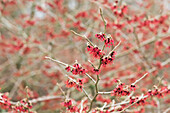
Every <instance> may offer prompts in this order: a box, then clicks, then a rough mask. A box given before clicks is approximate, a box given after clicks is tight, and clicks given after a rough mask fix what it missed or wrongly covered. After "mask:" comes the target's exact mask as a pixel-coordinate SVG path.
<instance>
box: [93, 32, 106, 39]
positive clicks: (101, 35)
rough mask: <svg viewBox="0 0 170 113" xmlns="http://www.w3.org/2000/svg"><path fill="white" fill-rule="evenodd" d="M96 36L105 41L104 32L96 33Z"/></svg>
mask: <svg viewBox="0 0 170 113" xmlns="http://www.w3.org/2000/svg"><path fill="white" fill-rule="evenodd" d="M95 37H96V38H98V39H100V40H101V41H104V40H105V37H106V36H105V34H104V33H98V34H96V35H95Z"/></svg>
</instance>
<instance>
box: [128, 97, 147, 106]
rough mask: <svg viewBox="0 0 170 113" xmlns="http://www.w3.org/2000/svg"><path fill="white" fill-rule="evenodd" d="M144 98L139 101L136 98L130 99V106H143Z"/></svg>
mask: <svg viewBox="0 0 170 113" xmlns="http://www.w3.org/2000/svg"><path fill="white" fill-rule="evenodd" d="M145 100H146V98H143V99H140V100H139V98H138V97H130V104H133V103H135V102H136V104H137V105H142V106H143V105H145V104H146V101H145Z"/></svg>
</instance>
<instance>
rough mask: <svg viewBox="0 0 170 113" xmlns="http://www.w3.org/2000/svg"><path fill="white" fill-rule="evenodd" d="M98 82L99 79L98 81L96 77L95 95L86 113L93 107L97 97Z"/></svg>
mask: <svg viewBox="0 0 170 113" xmlns="http://www.w3.org/2000/svg"><path fill="white" fill-rule="evenodd" d="M99 80H100V79H99V75H97V81H96V83H95V89H96V93H95V95H94V97H93V99H92V100H91V103H90V108H89V110H88V111H87V113H89V112H90V111H91V109H92V106H93V102H94V100H95V99H96V97H97V95H98V86H97V85H98V82H99Z"/></svg>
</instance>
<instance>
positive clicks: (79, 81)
mask: <svg viewBox="0 0 170 113" xmlns="http://www.w3.org/2000/svg"><path fill="white" fill-rule="evenodd" d="M83 83H84V79H77V82H75V81H73V80H67V81H66V82H65V84H66V87H67V88H72V87H74V88H76V89H77V90H78V91H82V88H83Z"/></svg>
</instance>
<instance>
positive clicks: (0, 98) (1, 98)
mask: <svg viewBox="0 0 170 113" xmlns="http://www.w3.org/2000/svg"><path fill="white" fill-rule="evenodd" d="M0 106H1V108H3V109H9V108H10V106H11V102H10V101H9V98H8V96H6V95H5V94H3V95H0Z"/></svg>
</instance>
